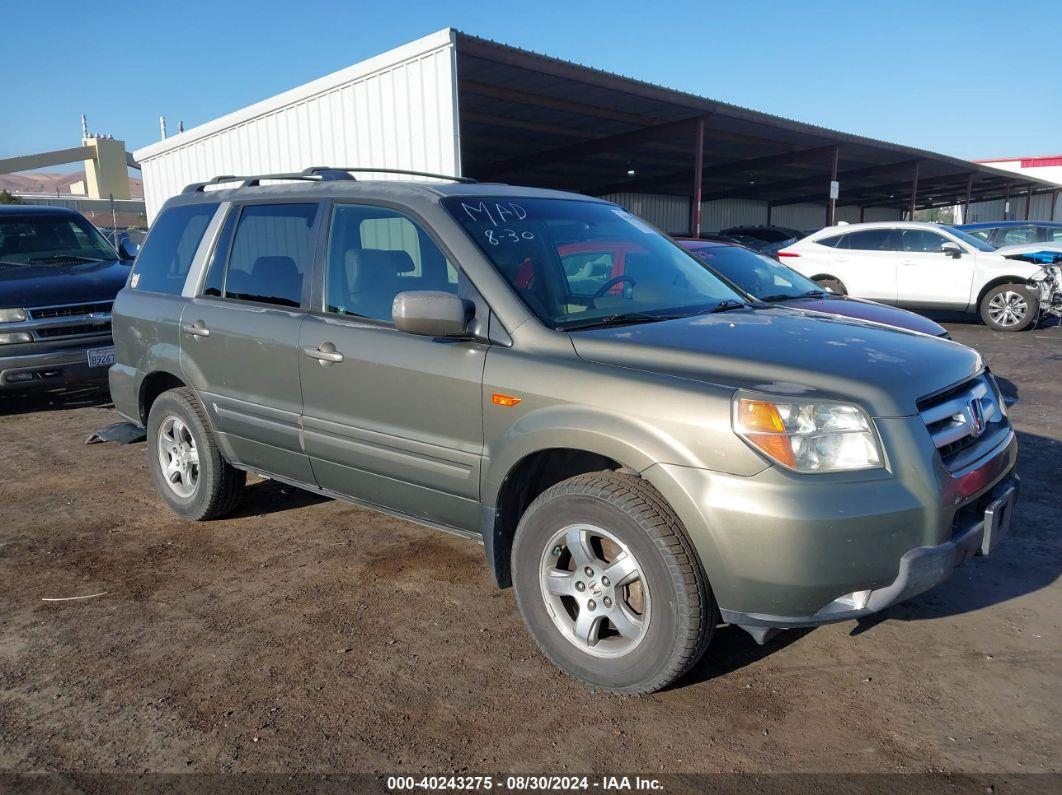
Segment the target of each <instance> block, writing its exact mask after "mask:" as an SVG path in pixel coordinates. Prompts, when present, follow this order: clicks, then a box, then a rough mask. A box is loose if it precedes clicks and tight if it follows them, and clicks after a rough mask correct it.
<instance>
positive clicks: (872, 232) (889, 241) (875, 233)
mask: <svg viewBox="0 0 1062 795" xmlns="http://www.w3.org/2000/svg"><path fill="white" fill-rule="evenodd" d="M894 237H895V235H894V234H893V230H891V229H865V230H863V231H861V232H852V233H851V234H849V235H848V240H847V241H846V243H847V244H846V245H845V248H851V249H856V250H858V251H895V250H896V243H895V241H894V240H893V238H894Z"/></svg>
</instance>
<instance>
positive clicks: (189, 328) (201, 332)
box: [182, 320, 210, 337]
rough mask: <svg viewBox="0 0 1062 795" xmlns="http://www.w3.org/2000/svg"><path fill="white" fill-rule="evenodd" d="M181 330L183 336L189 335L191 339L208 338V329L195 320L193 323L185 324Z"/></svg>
mask: <svg viewBox="0 0 1062 795" xmlns="http://www.w3.org/2000/svg"><path fill="white" fill-rule="evenodd" d="M182 328H183V329H184V333H185V334H191V335H192V336H193V337H209V336H210V329H208V328H207V327H206V326H204V325H203V323H202V321H200V320H197V321H196V322H195V323H185V324H184V325H183V326H182Z"/></svg>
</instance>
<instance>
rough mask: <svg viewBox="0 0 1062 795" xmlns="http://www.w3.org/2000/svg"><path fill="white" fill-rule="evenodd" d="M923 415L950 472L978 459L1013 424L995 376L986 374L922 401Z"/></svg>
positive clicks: (934, 442) (920, 413)
mask: <svg viewBox="0 0 1062 795" xmlns="http://www.w3.org/2000/svg"><path fill="white" fill-rule="evenodd" d="M918 411H919V415H920V416H921V417H922V421H923V422H924V423H925V424H926V429H927V430H928V431H929V435H930V437H931V438H932V439H933V444H934V446H935V447H936V448H937V451H938V452H939V453H940V457H941V459H942V460H943V461H944V464H945V466H947V467H948V468H949V469H957V468H961V467H962V466H965V465H966V464H967V463H969V462H971V461H973V460H975V459H976V458H977V456H978V455H979V453H980V452H981V451H980V448H981V447H982V446H984V447H985V448H987V447H988V446H989V445H994V444H995V443H996V441H998V439H997V437H998V434H999V432H1000V431H1005V430H1006V429H1007V428H1008V427H1009V424H1008V422H1007V416H1006V412H1005V409H1004V408H1003V398H1002V396H1001V395H1000V393H999V390H998V389H996V386H995V383H994V382H993V381H992V376H991V375H989V374H988V373H987V372H985V373H982V374H981V375H978V376H976V377H974V378H971V379H970V380H969V381H965V382H963V383H962V384H959V385H958V386H955V387H952V388H950V389H947V390H945V391H944V392H938V393H937V394H935V395H929V396H927V397H924V398H922V399H921V400H919V401H918Z"/></svg>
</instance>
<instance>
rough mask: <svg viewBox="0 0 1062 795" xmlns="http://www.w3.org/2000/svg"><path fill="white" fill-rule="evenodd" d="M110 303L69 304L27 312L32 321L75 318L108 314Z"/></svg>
mask: <svg viewBox="0 0 1062 795" xmlns="http://www.w3.org/2000/svg"><path fill="white" fill-rule="evenodd" d="M111 303H112V302H111V301H98V302H96V303H93V304H70V305H68V306H43V307H40V308H38V309H31V310H30V311H29V315H30V318H31V319H33V320H47V319H49V318H55V317H76V316H77V315H88V314H93V313H95V314H109V313H110V311H111Z"/></svg>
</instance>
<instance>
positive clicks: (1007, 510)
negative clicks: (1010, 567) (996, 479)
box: [980, 486, 1018, 555]
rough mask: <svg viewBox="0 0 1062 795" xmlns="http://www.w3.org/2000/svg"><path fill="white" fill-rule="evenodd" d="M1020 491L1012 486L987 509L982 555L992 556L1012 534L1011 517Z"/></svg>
mask: <svg viewBox="0 0 1062 795" xmlns="http://www.w3.org/2000/svg"><path fill="white" fill-rule="evenodd" d="M1017 494H1018V490H1017V489H1016V488H1014V487H1013V486H1011V487H1010V488H1008V489H1007V490H1006V491H1005V492H1003V494H1002V495H1000V496H999V497H998V498H997V499H995V500H992V502H990V503H989V504H988V507H987V508H985V524H984V535H983V536H982V537H981V550H980V553H981V554H982V555H988V554H991V553H992V552H993V551H994V550H995V548H996V547H997V546H998V545H999V542H1000V541H1001V540H1002V539H1003V537H1004V536H1005V535H1006V534H1007V533H1008V532H1010V521H1011V516H1012V514H1013V513H1014V503H1015V497H1017Z"/></svg>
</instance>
